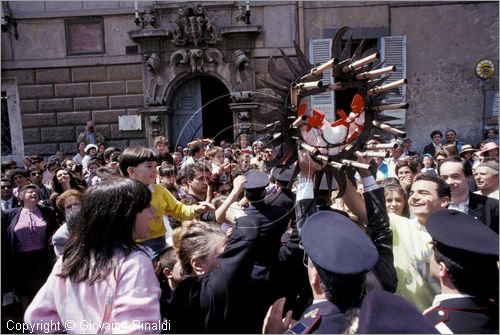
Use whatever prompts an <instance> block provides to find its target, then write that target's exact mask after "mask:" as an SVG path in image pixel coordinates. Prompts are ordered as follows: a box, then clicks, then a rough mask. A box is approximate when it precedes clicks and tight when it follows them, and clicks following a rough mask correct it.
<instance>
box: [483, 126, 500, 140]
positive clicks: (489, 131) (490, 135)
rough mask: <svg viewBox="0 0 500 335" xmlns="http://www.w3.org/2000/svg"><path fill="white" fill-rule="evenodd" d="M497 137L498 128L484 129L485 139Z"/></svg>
mask: <svg viewBox="0 0 500 335" xmlns="http://www.w3.org/2000/svg"><path fill="white" fill-rule="evenodd" d="M497 137H498V129H496V128H488V129H487V130H486V137H485V139H487V140H494V139H496V138H497Z"/></svg>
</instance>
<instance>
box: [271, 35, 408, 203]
mask: <svg viewBox="0 0 500 335" xmlns="http://www.w3.org/2000/svg"><path fill="white" fill-rule="evenodd" d="M348 30H349V27H342V28H340V29H339V30H338V32H337V33H336V34H335V37H334V38H333V43H332V56H333V58H332V59H330V60H329V61H327V62H326V63H324V64H320V65H318V66H314V65H313V64H311V63H310V62H309V60H308V59H307V57H306V56H305V55H304V54H303V52H302V51H301V50H300V48H299V47H298V46H297V44H296V43H295V42H294V47H295V51H296V56H297V63H295V62H293V61H292V60H291V59H290V57H289V56H288V55H287V54H285V52H284V51H283V50H282V49H279V50H280V52H281V55H282V56H283V60H284V61H285V63H286V65H287V67H288V71H281V70H279V69H278V68H277V67H276V65H275V61H274V58H273V57H271V58H270V59H269V63H268V71H269V74H270V76H271V78H272V81H267V80H261V81H262V82H263V83H264V84H265V85H266V86H267V87H269V88H271V89H272V90H273V91H274V92H275V94H276V95H277V96H276V98H272V99H268V102H269V103H270V104H271V105H273V106H275V107H276V109H275V112H278V113H279V114H280V115H281V121H280V127H279V131H276V130H275V133H274V134H273V135H272V137H271V139H270V141H269V143H270V142H274V143H276V142H277V141H279V142H280V145H279V146H280V150H281V153H282V154H281V156H280V160H281V163H283V164H284V165H285V168H286V167H288V166H290V165H291V164H293V163H294V162H295V161H296V160H297V148H298V147H301V148H302V149H304V150H307V151H308V152H309V154H310V155H311V157H312V158H313V159H314V160H316V161H322V162H327V164H326V167H325V168H324V169H323V170H322V171H320V173H319V176H317V178H315V189H316V190H317V188H318V187H319V183H320V181H321V178H322V175H323V174H325V175H326V178H327V182H328V185H329V187H330V185H331V179H332V178H335V179H336V180H337V183H338V185H339V193H338V195H337V196H342V195H343V193H344V191H345V186H346V184H345V183H346V175H347V176H349V177H351V179H352V176H353V172H354V171H353V168H354V167H357V168H363V169H368V168H370V166H369V165H368V164H362V163H358V162H356V161H355V160H354V159H355V154H354V153H355V152H357V151H362V150H364V151H363V155H364V156H366V157H381V156H382V155H384V154H383V153H381V152H379V151H374V150H379V149H386V148H389V147H395V144H370V145H368V144H366V142H367V141H368V140H369V139H370V138H371V137H372V136H373V135H374V132H375V129H380V130H382V131H384V132H387V133H389V134H391V135H393V136H394V137H399V138H404V137H406V133H405V132H404V131H401V130H399V129H396V128H393V127H391V126H389V125H388V124H385V123H383V122H384V121H389V120H393V119H396V118H394V117H391V116H387V115H382V114H381V112H383V111H387V110H396V109H406V108H408V104H406V103H399V104H384V103H383V102H382V101H383V99H384V98H385V97H386V96H387V95H388V94H392V93H395V94H399V90H398V89H399V88H400V87H402V86H403V85H405V84H406V82H407V81H406V79H401V80H398V81H394V82H392V83H389V84H384V82H385V81H386V80H387V79H388V78H389V77H390V75H391V74H392V73H393V72H394V71H396V67H395V66H386V67H383V65H384V64H383V63H381V64H378V65H376V66H375V65H374V63H375V62H376V61H377V60H378V59H379V58H380V54H379V53H378V52H377V51H376V50H373V49H369V50H366V51H364V52H363V47H364V40H363V41H361V43H360V44H359V46H358V47H357V48H356V50H355V51H354V53H352V54H351V47H352V35H350V36H349V38H348V39H347V42H346V45H345V47H344V48H342V38H343V36H344V35H345V34H346V33H347V31H348ZM328 69H332V77H334V78H335V83H334V84H331V85H323V83H322V82H321V78H322V75H323V72H325V71H326V70H328ZM327 90H332V91H334V92H335V94H336V96H337V97H339V96H342V98H343V99H342V100H343V101H350V102H351V103H350V105H346V104H345V103H344V105H340V106H338V108H337V110H336V115H337V117H338V118H337V120H336V121H335V122H333V123H329V122H328V121H326V120H325V119H324V114H323V113H322V112H320V111H317V110H315V109H313V110H312V111H311V112H310V113H307V112H306V110H307V105H306V104H303V103H301V99H303V98H305V97H307V96H311V95H316V94H320V93H323V92H325V91H327ZM275 128H277V127H275ZM344 172H348V173H344ZM298 173H299V168H298V166H296V168H295V173H294V174H295V175H296V174H298Z"/></svg>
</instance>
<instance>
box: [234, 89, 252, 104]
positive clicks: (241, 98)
mask: <svg viewBox="0 0 500 335" xmlns="http://www.w3.org/2000/svg"><path fill="white" fill-rule="evenodd" d="M253 97H254V93H253V92H252V91H242V92H232V93H231V100H232V101H233V102H249V101H252V100H253Z"/></svg>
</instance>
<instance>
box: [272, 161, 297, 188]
mask: <svg viewBox="0 0 500 335" xmlns="http://www.w3.org/2000/svg"><path fill="white" fill-rule="evenodd" d="M284 166H285V165H283V164H280V165H277V166H276V167H274V168H273V170H272V172H271V176H272V177H273V178H274V179H276V180H277V181H280V182H282V183H285V184H287V183H289V182H290V180H292V177H293V170H294V169H295V165H291V166H289V167H288V168H286V169H283V168H284Z"/></svg>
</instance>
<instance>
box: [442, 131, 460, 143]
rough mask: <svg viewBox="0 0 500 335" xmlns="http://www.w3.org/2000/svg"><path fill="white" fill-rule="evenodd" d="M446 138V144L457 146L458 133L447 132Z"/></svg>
mask: <svg viewBox="0 0 500 335" xmlns="http://www.w3.org/2000/svg"><path fill="white" fill-rule="evenodd" d="M445 136H446V143H447V144H455V141H456V140H457V132H456V131H455V130H453V129H448V130H447V131H446V132H445Z"/></svg>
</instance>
